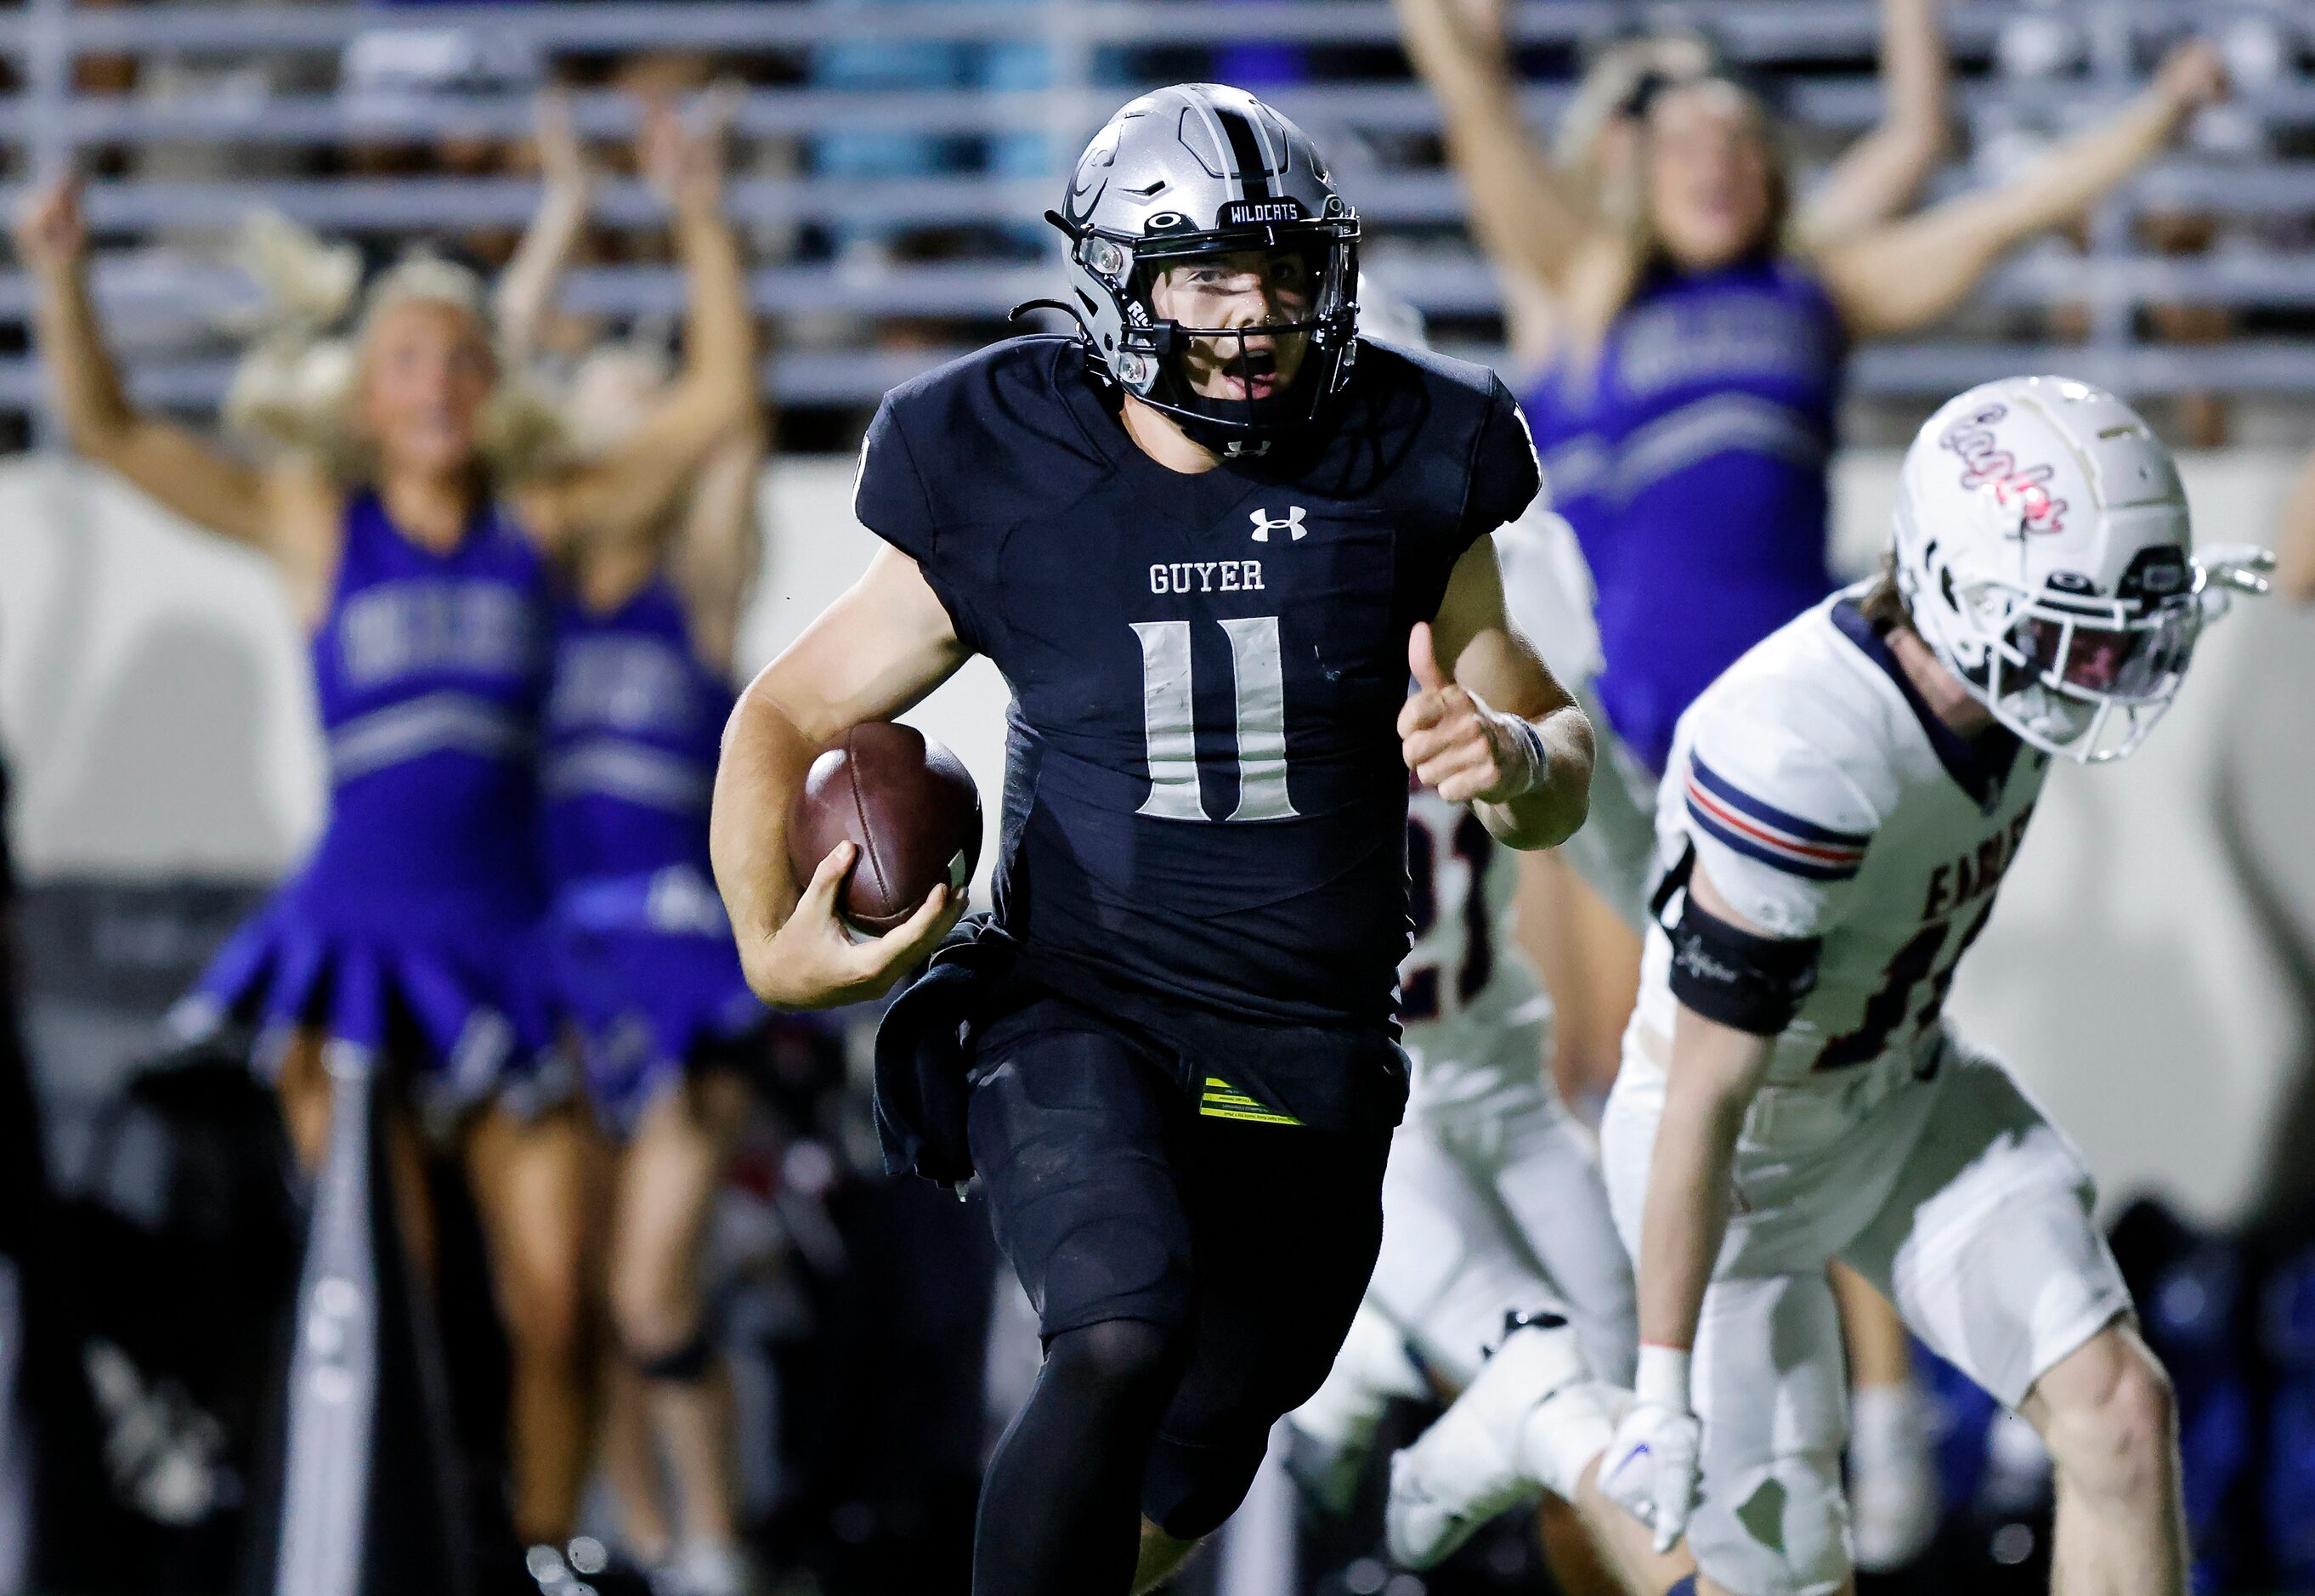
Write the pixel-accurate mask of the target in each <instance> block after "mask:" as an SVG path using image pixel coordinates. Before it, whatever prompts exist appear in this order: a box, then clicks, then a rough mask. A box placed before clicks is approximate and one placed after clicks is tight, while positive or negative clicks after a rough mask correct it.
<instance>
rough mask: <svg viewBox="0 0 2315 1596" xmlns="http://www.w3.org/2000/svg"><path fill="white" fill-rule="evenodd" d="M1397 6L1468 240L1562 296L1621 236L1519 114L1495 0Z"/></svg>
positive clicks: (1409, 0) (1433, 0) (1404, 0)
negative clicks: (1456, 188)
mask: <svg viewBox="0 0 2315 1596" xmlns="http://www.w3.org/2000/svg"><path fill="white" fill-rule="evenodd" d="M1397 7H1398V21H1399V31H1400V36H1401V38H1402V39H1403V40H1405V42H1406V54H1407V58H1409V59H1410V60H1412V61H1413V62H1414V63H1415V69H1416V70H1417V71H1418V72H1420V73H1421V74H1422V75H1423V79H1424V82H1425V83H1427V84H1430V86H1431V92H1432V95H1433V96H1434V97H1435V98H1436V99H1437V100H1438V102H1439V110H1440V114H1441V117H1442V118H1443V120H1444V121H1445V126H1446V136H1447V153H1448V155H1449V157H1450V159H1451V160H1452V162H1453V163H1454V166H1455V173H1456V175H1457V176H1458V177H1459V178H1460V179H1461V180H1462V183H1463V190H1464V196H1465V199H1466V201H1467V203H1468V210H1469V214H1470V224H1471V235H1472V236H1473V237H1474V238H1475V239H1477V241H1478V244H1479V247H1480V248H1481V249H1483V250H1485V251H1486V253H1487V255H1488V257H1489V258H1490V259H1491V260H1493V261H1494V262H1495V266H1496V268H1497V270H1502V271H1504V272H1506V273H1521V274H1525V275H1528V276H1531V277H1533V278H1535V279H1538V280H1539V281H1540V282H1542V283H1543V284H1545V285H1546V286H1547V287H1548V288H1550V289H1551V290H1553V291H1554V292H1555V293H1558V294H1566V293H1568V292H1569V291H1571V288H1572V286H1573V284H1574V279H1575V278H1576V277H1577V276H1578V274H1579V273H1580V272H1581V271H1582V270H1583V263H1584V262H1585V259H1586V257H1587V256H1589V255H1594V254H1596V253H1598V252H1599V251H1600V250H1601V249H1602V248H1603V247H1607V248H1613V247H1615V246H1616V245H1617V244H1619V240H1618V239H1616V238H1615V237H1614V236H1613V235H1612V234H1611V233H1610V229H1609V228H1608V226H1607V225H1606V223H1605V222H1604V220H1603V219H1602V217H1601V212H1600V208H1599V207H1598V206H1597V205H1596V204H1595V203H1593V200H1592V196H1591V195H1590V194H1589V193H1587V192H1586V191H1584V189H1583V185H1582V184H1581V183H1579V182H1576V181H1574V179H1573V178H1571V177H1570V176H1569V175H1568V174H1567V173H1564V172H1562V171H1560V170H1559V168H1558V167H1557V166H1555V165H1554V164H1552V161H1551V156H1550V155H1549V153H1548V151H1546V150H1545V149H1544V148H1543V147H1542V146H1540V145H1539V144H1538V143H1537V142H1536V140H1535V138H1534V137H1532V136H1531V135H1530V133H1529V131H1528V129H1527V124H1526V123H1525V122H1524V121H1522V120H1521V117H1520V111H1519V94H1518V85H1517V84H1516V83H1515V82H1514V80H1513V75H1512V63H1511V52H1510V50H1509V49H1508V47H1507V46H1506V44H1505V42H1504V40H1503V26H1502V16H1501V14H1500V13H1501V7H1500V4H1493V3H1491V0H1397Z"/></svg>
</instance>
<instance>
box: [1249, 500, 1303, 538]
mask: <svg viewBox="0 0 2315 1596" xmlns="http://www.w3.org/2000/svg"><path fill="white" fill-rule="evenodd" d="M1305 513H1306V512H1305V511H1304V510H1303V509H1302V507H1301V506H1300V505H1299V504H1298V505H1295V506H1294V507H1293V508H1292V509H1291V510H1288V511H1287V512H1286V513H1285V514H1284V515H1283V516H1280V517H1277V518H1275V519H1273V518H1272V517H1271V516H1268V515H1265V514H1264V513H1263V512H1262V511H1261V510H1255V511H1254V513H1253V514H1252V515H1251V516H1249V517H1248V518H1247V519H1249V520H1251V521H1253V522H1254V540H1255V542H1256V543H1268V542H1269V541H1270V535H1271V534H1272V533H1273V532H1291V533H1292V534H1293V535H1294V541H1295V542H1297V543H1299V542H1301V541H1302V540H1303V539H1304V538H1305V537H1308V536H1309V533H1308V532H1307V531H1305V530H1304V529H1303V526H1302V517H1303V515H1304V514H1305Z"/></svg>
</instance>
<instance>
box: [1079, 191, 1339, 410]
mask: <svg viewBox="0 0 2315 1596" xmlns="http://www.w3.org/2000/svg"><path fill="white" fill-rule="evenodd" d="M1074 253H1076V255H1077V257H1078V262H1080V263H1081V264H1082V265H1083V266H1084V267H1085V268H1086V269H1087V270H1091V271H1092V272H1093V273H1094V274H1095V275H1096V276H1097V277H1100V278H1103V279H1106V281H1107V282H1108V283H1109V284H1110V285H1112V286H1113V293H1114V295H1115V298H1116V300H1117V301H1118V303H1119V304H1120V305H1121V306H1122V309H1123V313H1124V315H1123V327H1122V337H1121V338H1120V339H1119V344H1118V348H1117V350H1116V351H1115V352H1114V353H1113V355H1112V356H1111V357H1110V358H1109V359H1108V361H1107V365H1108V368H1109V369H1110V371H1111V373H1112V374H1113V376H1114V377H1116V378H1117V380H1118V382H1119V384H1120V386H1122V387H1123V388H1124V389H1125V390H1126V391H1127V392H1129V393H1131V394H1132V395H1134V397H1136V398H1137V399H1140V401H1141V402H1142V403H1146V404H1148V405H1149V406H1150V407H1151V408H1152V409H1154V410H1159V411H1163V412H1166V414H1167V415H1170V416H1172V417H1174V418H1175V420H1176V421H1179V422H1181V423H1182V425H1183V428H1184V430H1185V431H1187V432H1188V433H1189V434H1190V435H1191V436H1192V437H1193V438H1195V439H1197V440H1198V441H1200V442H1201V443H1204V444H1207V445H1209V446H1210V447H1212V448H1218V449H1222V450H1225V451H1227V452H1230V453H1238V452H1245V451H1249V450H1258V449H1260V448H1264V447H1266V446H1267V444H1268V443H1269V442H1270V441H1271V440H1272V439H1273V438H1275V437H1277V436H1278V435H1280V434H1282V433H1286V432H1291V431H1292V430H1296V429H1298V428H1301V427H1305V426H1308V424H1309V423H1310V422H1312V421H1315V420H1316V419H1317V415H1318V413H1319V411H1320V409H1321V408H1322V407H1323V406H1324V405H1325V403H1326V400H1327V398H1328V397H1329V396H1330V395H1333V394H1335V392H1336V391H1338V390H1339V389H1340V388H1341V386H1342V385H1343V382H1344V378H1345V377H1347V375H1348V373H1349V369H1350V364H1351V359H1352V357H1353V350H1354V344H1353V336H1354V333H1355V332H1356V328H1357V324H1358V288H1357V284H1358V224H1357V222H1356V220H1355V219H1354V218H1347V219H1346V218H1336V219H1330V220H1325V221H1317V222H1303V223H1291V224H1278V225H1269V226H1257V227H1252V228H1246V229H1242V230H1237V231H1217V232H1208V233H1198V234H1193V235H1185V236H1182V237H1178V238H1167V237H1162V236H1161V237H1158V238H1151V239H1142V240H1138V241H1132V242H1127V241H1122V240H1117V239H1113V238H1109V237H1106V236H1104V235H1098V234H1095V235H1087V236H1085V237H1082V238H1080V239H1079V240H1078V244H1077V248H1076V251H1075V252H1074ZM1257 295H1258V296H1259V297H1260V299H1261V302H1262V309H1261V312H1260V319H1259V320H1242V319H1241V318H1242V317H1243V316H1244V314H1245V308H1246V303H1247V301H1248V300H1249V299H1251V298H1253V297H1255V296H1257Z"/></svg>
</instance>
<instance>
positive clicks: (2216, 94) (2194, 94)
mask: <svg viewBox="0 0 2315 1596" xmlns="http://www.w3.org/2000/svg"><path fill="white" fill-rule="evenodd" d="M2225 93H2226V74H2225V69H2224V67H2222V65H2221V64H2220V61H2219V58H2218V54H2217V52H2216V51H2215V50H2213V49H2212V48H2211V47H2210V45H2208V44H2206V43H2204V41H2202V40H2190V41H2189V42H2187V43H2186V44H2184V45H2181V46H2180V47H2179V48H2178V49H2176V50H2174V51H2172V52H2171V54H2170V57H2169V59H2167V60H2166V61H2164V62H2163V64H2162V69H2161V71H2160V74H2158V75H2157V76H2156V77H2155V80H2154V82H2153V83H2152V84H2151V85H2149V86H2148V88H2147V89H2146V91H2145V93H2142V94H2140V95H2139V96H2138V97H2137V98H2136V99H2135V100H2133V101H2132V102H2130V103H2129V104H2128V105H2126V106H2124V108H2123V109H2122V110H2121V111H2118V112H2116V113H2115V115H2114V116H2113V117H2111V118H2109V119H2108V120H2106V121H2103V122H2101V123H2099V124H2098V126H2096V127H2094V128H2090V129H2088V130H2086V131H2084V132H2081V133H2079V134H2076V135H2075V136H2074V137H2071V138H2070V139H2068V140H2066V141H2065V142H2064V143H2063V144H2061V145H2059V146H2057V147H2056V148H2055V149H2053V150H2052V151H2051V152H2050V153H2049V154H2048V155H2046V156H2044V158H2043V160H2042V161H2041V163H2040V164H2038V165H2037V166H2036V167H2035V169H2034V170H2032V171H2030V172H2028V173H2026V174H2024V175H2023V176H2021V177H2019V178H2018V179H2016V180H2015V181H2013V182H2007V183H2004V184H2002V185H2001V186H2000V187H1999V188H1994V189H1989V190H1986V191H1983V192H1982V193H1975V194H1965V195H1963V196H1961V197H1960V198H1958V199H1948V200H1947V201H1946V202H1945V203H1943V204H1942V205H1936V206H1932V207H1930V208H1929V209H1928V210H1925V211H1922V212H1920V214H1919V215H1917V216H1912V217H1907V218H1906V219H1904V220H1903V221H1901V222H1896V223H1893V224H1891V225H1890V226H1885V227H1880V228H1876V229H1875V230H1874V231H1872V232H1870V233H1867V234H1863V235H1858V236H1857V237H1855V238H1851V239H1849V240H1846V241H1844V242H1841V243H1839V244H1832V245H1828V246H1827V247H1825V248H1824V249H1823V251H1822V252H1820V253H1819V254H1818V256H1817V266H1818V269H1819V270H1820V271H1821V272H1822V273H1823V278H1824V283H1825V287H1826V288H1828V289H1829V290H1830V291H1831V292H1832V297H1833V300H1834V303H1835V304H1837V305H1838V306H1840V315H1841V320H1842V321H1843V323H1844V324H1846V325H1847V326H1848V328H1849V332H1851V333H1852V334H1855V335H1857V336H1859V337H1872V336H1875V335H1877V334H1883V333H1892V332H1911V331H1913V330H1914V329H1915V328H1918V327H1923V326H1926V325H1928V324H1929V323H1931V322H1934V321H1936V320H1938V318H1939V317H1941V316H1944V315H1947V314H1948V313H1950V312H1951V311H1953V310H1954V309H1955V308H1956V306H1959V305H1960V304H1961V302H1962V301H1963V300H1964V299H1965V298H1967V297H1969V294H1970V292H1971V291H1972V290H1973V289H1974V288H1976V287H1977V284H1978V281H1979V279H1982V278H1983V277H1984V275H1985V274H1986V273H1987V272H1988V271H1990V270H1992V269H1993V267H1994V265H1995V264H1996V263H1997V262H1999V261H2000V259H2001V257H2002V256H2004V255H2006V254H2008V253H2009V252H2010V251H2011V250H2013V249H2016V248H2017V247H2018V245H2019V244H2023V243H2025V242H2026V241H2027V239H2029V238H2031V237H2033V236H2034V235H2036V234H2038V233H2042V232H2045V231H2047V230H2048V229H2050V228H2052V227H2055V226H2062V225H2063V224H2065V223H2067V222H2070V221H2071V220H2073V219H2074V218H2075V217H2079V216H2080V215H2081V214H2082V212H2084V211H2086V210H2088V209H2089V208H2090V207H2091V206H2093V205H2095V204H2097V203H2098V200H2100V199H2103V198H2105V197H2106V195H2107V193H2109V192H2111V191H2113V189H2114V188H2115V186H2116V185H2117V184H2119V183H2120V182H2123V181H2124V179H2125V178H2127V177H2129V176H2130V175H2131V174H2132V173H2134V172H2136V171H2138V170H2139V168H2141V167H2142V166H2143V165H2145V164H2146V163H2147V162H2149V161H2151V160H2152V159H2153V158H2154V157H2155V156H2156V155H2159V154H2160V153H2161V151H2162V149H2163V147H2164V146H2166V145H2168V144H2169V142H2170V139H2171V137H2173V136H2174V135H2175V134H2176V133H2177V132H2178V129H2179V128H2180V127H2181V126H2182V125H2184V123H2185V122H2186V119H2187V118H2188V117H2189V116H2191V115H2192V114H2194V112H2195V111H2198V110H2200V109H2201V108H2202V107H2204V106H2205V105H2208V104H2211V103H2213V102H2215V101H2217V100H2220V99H2222V98H2223V97H2224V96H2225Z"/></svg>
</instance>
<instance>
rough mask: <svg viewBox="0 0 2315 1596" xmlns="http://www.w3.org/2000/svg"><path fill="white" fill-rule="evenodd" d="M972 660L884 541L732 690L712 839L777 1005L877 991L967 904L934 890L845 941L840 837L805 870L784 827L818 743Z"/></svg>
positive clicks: (764, 987)
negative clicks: (895, 919) (803, 875)
mask: <svg viewBox="0 0 2315 1596" xmlns="http://www.w3.org/2000/svg"><path fill="white" fill-rule="evenodd" d="M967 658H968V655H967V652H966V650H965V648H964V645H963V644H962V643H960V642H958V640H957V636H956V632H955V629H954V628H953V626H952V625H951V624H950V622H949V617H948V612H947V611H946V610H945V609H943V608H942V607H941V602H940V599H938V598H937V597H936V596H935V594H934V592H933V590H932V589H931V588H930V587H929V586H928V585H927V583H926V581H925V579H924V575H923V573H922V572H919V571H918V569H917V563H916V562H915V561H914V560H911V559H909V557H908V555H906V554H901V553H900V551H898V550H897V549H892V548H889V547H880V548H879V549H878V551H877V554H876V557H875V558H874V560H872V561H871V562H870V563H869V565H868V569H867V571H866V572H865V573H863V574H862V576H861V578H860V580H859V581H856V582H855V583H854V584H853V585H852V587H851V588H850V589H849V590H847V591H846V592H845V594H844V595H843V596H842V597H841V598H839V599H837V600H836V602H835V603H833V604H831V605H829V607H828V608H827V609H826V610H824V611H822V612H821V614H820V617H819V619H817V620H815V621H813V622H812V625H810V626H808V627H806V628H805V630H804V633H803V636H801V637H799V638H797V639H796V640H795V642H794V643H791V644H789V645H788V647H787V648H786V649H785V651H783V652H781V654H780V656H779V657H778V658H777V659H776V660H774V661H772V662H771V663H770V664H768V665H767V666H765V667H764V669H763V670H762V671H761V672H759V673H758V675H757V677H756V679H755V680H754V681H752V682H749V684H748V687H747V689H746V691H744V692H742V693H741V695H740V702H739V705H738V707H737V708H735V709H734V710H733V711H732V720H731V723H730V724H729V726H727V727H726V728H725V731H724V733H723V759H722V760H721V761H720V763H719V764H718V765H717V767H716V771H715V797H714V810H713V811H712V813H711V814H710V816H709V820H708V842H709V847H710V850H711V855H712V857H713V860H714V866H715V883H716V886H717V888H718V890H719V891H722V893H723V906H724V909H725V910H726V911H727V912H728V913H729V914H730V915H731V917H732V932H733V935H735V936H737V938H738V939H739V944H740V960H741V964H742V966H743V967H744V968H745V969H746V971H747V974H748V984H749V986H750V987H752V988H754V989H755V992H756V995H757V996H758V997H759V998H762V999H763V1000H764V1001H765V1002H767V1003H772V1004H777V1005H779V1006H782V1007H785V1008H833V1007H836V1006H838V1005H841V1004H846V1003H857V1002H860V1001H862V1000H863V999H865V998H876V997H881V996H882V995H883V993H884V992H886V991H887V990H889V989H891V986H892V984H893V982H895V981H897V980H900V977H901V975H903V974H904V973H906V972H907V971H909V969H910V968H911V967H912V966H914V965H915V964H916V963H917V962H918V961H919V960H921V959H922V958H923V957H924V956H925V954H926V953H927V952H929V951H930V950H931V948H932V946H933V944H935V943H936V942H938V941H939V940H940V939H941V938H942V937H943V936H945V935H947V933H948V930H949V927H952V926H953V925H954V924H955V923H956V920H957V917H958V916H959V915H961V914H962V913H963V911H964V895H963V894H962V892H952V891H949V890H948V889H946V888H942V889H940V890H938V891H935V892H934V893H932V895H931V896H929V897H928V898H927V899H926V900H925V902H924V905H923V907H922V908H921V909H918V911H917V913H916V914H915V915H914V916H913V917H912V918H909V920H908V921H907V922H906V923H905V924H903V925H901V926H900V927H896V928H895V929H893V930H891V931H889V932H886V933H885V934H884V935H882V936H879V937H875V938H874V939H872V940H869V941H865V942H855V941H854V940H853V938H852V936H851V934H850V933H849V932H847V930H846V928H845V926H844V923H843V921H842V919H841V918H838V914H837V891H838V888H839V887H841V886H842V884H843V882H844V877H845V873H846V872H847V871H848V870H849V869H850V868H851V866H852V847H851V845H850V844H849V843H846V844H842V845H839V846H838V847H837V848H835V849H834V850H833V851H831V852H830V853H829V855H828V856H827V857H826V858H824V859H822V860H821V861H820V868H819V869H818V870H816V871H814V872H813V873H812V879H811V880H810V881H809V882H798V881H797V880H795V879H794V874H793V873H791V872H790V870H789V868H788V852H787V825H788V814H789V811H791V810H792V809H793V808H794V804H795V800H796V794H798V793H799V792H800V791H802V790H803V778H804V772H805V771H806V770H807V769H808V768H809V767H811V765H812V759H813V758H815V757H816V756H817V755H818V754H819V753H820V750H821V749H824V748H827V747H828V746H829V744H831V743H833V742H835V741H836V740H838V738H840V737H842V736H843V735H844V733H845V732H848V731H850V730H851V729H852V728H853V727H855V726H857V725H859V724H861V723H863V722H866V721H882V720H889V719H891V717H892V716H894V715H896V714H900V713H901V712H903V711H904V710H906V709H908V708H909V706H910V705H914V704H915V703H917V702H918V700H919V699H921V698H923V697H924V696H925V695H926V694H927V693H929V692H931V691H932V690H933V689H934V688H935V687H938V686H939V685H940V684H941V683H942V682H944V681H945V680H947V679H948V678H949V677H950V676H952V675H953V674H954V673H955V671H956V669H957V668H958V667H959V666H961V665H962V664H963V663H964V661H965V660H966V659H967Z"/></svg>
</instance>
